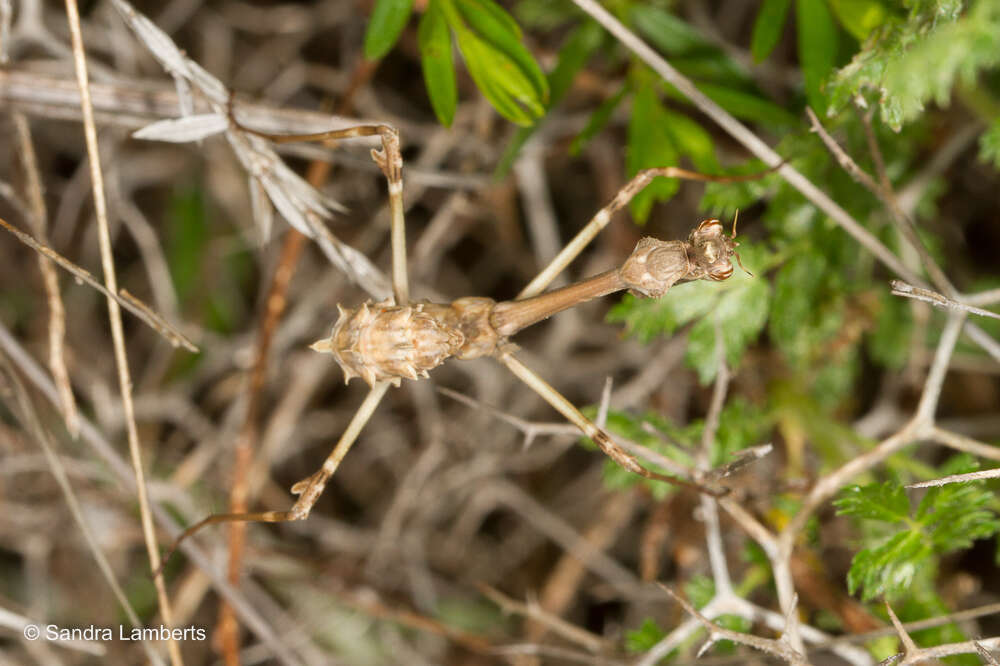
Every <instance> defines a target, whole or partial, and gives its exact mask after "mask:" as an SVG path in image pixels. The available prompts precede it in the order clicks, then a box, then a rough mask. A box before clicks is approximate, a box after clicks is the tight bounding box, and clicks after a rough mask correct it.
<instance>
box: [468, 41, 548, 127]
mask: <svg viewBox="0 0 1000 666" xmlns="http://www.w3.org/2000/svg"><path fill="white" fill-rule="evenodd" d="M455 34H456V36H457V37H458V48H459V50H460V51H461V52H462V56H463V57H464V58H465V65H466V67H467V68H468V69H469V74H470V75H471V76H472V80H473V81H475V82H476V86H477V87H478V88H479V90H480V92H482V93H483V96H484V97H486V99H487V100H489V102H490V104H492V105H493V108H495V109H496V110H497V112H498V113H499V114H500V115H502V116H503V117H504V118H506V119H507V120H510V121H511V122H514V123H516V124H518V125H524V126H528V125H531V124H533V123H534V122H535V119H537V118H540V117H541V116H542V115H543V114H544V113H545V107H544V106H543V104H542V101H541V100H540V99H538V98H537V97H536V96H535V95H534V87H533V85H532V83H531V81H530V80H529V79H528V78H527V77H526V76H525V75H524V73H523V72H521V71H520V70H519V69H518V68H517V64H516V63H515V62H514V61H513V60H511V59H510V58H509V57H508V56H507V55H506V54H504V53H502V52H501V51H497V50H496V49H494V48H493V47H492V46H491V45H490V44H488V43H487V42H484V41H483V40H481V39H479V37H477V36H476V35H475V34H473V33H472V32H469V31H468V30H459V31H457V32H456V33H455Z"/></svg>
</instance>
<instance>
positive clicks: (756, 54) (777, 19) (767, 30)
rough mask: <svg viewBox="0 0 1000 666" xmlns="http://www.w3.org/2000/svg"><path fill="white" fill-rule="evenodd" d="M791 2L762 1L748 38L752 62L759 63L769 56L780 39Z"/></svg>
mask: <svg viewBox="0 0 1000 666" xmlns="http://www.w3.org/2000/svg"><path fill="white" fill-rule="evenodd" d="M791 4H792V0H764V4H763V5H762V6H761V8H760V11H759V12H757V19H756V20H755V21H754V24H753V36H751V38H750V53H751V54H752V55H753V59H754V62H761V61H763V60H764V59H765V58H767V56H769V55H770V54H771V51H773V50H774V47H775V46H777V45H778V41H779V40H780V39H781V33H782V31H783V30H784V28H785V21H786V20H787V19H788V8H789V7H790V6H791Z"/></svg>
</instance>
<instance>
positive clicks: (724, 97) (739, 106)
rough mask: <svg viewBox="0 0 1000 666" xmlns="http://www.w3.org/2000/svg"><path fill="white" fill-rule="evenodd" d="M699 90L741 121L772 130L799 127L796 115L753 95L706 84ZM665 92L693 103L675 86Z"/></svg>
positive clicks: (682, 100)
mask: <svg viewBox="0 0 1000 666" xmlns="http://www.w3.org/2000/svg"><path fill="white" fill-rule="evenodd" d="M698 89H699V90H701V91H702V92H703V93H705V94H706V95H707V96H708V97H709V98H710V99H711V100H712V101H713V102H715V103H716V104H718V105H719V106H721V107H722V108H724V109H725V110H726V111H728V112H729V113H731V114H733V115H734V116H736V117H737V118H739V119H740V120H747V121H750V122H755V123H761V124H762V125H766V126H768V127H769V128H772V129H776V128H780V127H793V126H796V125H798V122H799V120H798V118H796V117H795V115H794V114H791V113H789V112H788V111H786V110H785V109H783V108H782V107H780V106H778V105H777V104H774V103H773V102H769V101H767V100H766V99H763V98H762V97H760V96H758V95H755V94H753V93H748V92H743V91H742V90H736V89H735V88H731V87H728V86H722V85H716V84H714V83H704V82H701V83H699V84H698ZM663 91H664V94H666V95H667V96H669V97H670V98H671V99H676V100H677V101H679V102H682V103H684V104H688V105H690V103H691V102H690V100H688V98H687V97H686V96H684V95H683V94H682V93H681V92H680V91H678V90H677V89H676V88H674V87H673V86H669V85H665V86H664V87H663Z"/></svg>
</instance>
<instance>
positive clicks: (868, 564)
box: [847, 530, 932, 601]
mask: <svg viewBox="0 0 1000 666" xmlns="http://www.w3.org/2000/svg"><path fill="white" fill-rule="evenodd" d="M931 555H932V553H931V549H930V546H928V545H927V544H926V543H925V542H924V539H923V536H922V535H921V534H920V532H915V531H909V530H907V531H903V532H899V533H898V534H896V535H894V536H893V537H892V538H890V539H889V540H888V541H886V542H885V543H884V544H882V545H881V546H878V547H876V548H866V549H864V550H862V551H861V552H859V553H858V554H857V555H855V556H854V559H853V560H852V561H851V568H850V570H849V571H848V573H847V588H848V590H849V591H850V593H851V594H854V593H855V592H857V591H858V590H861V598H862V600H863V601H871V600H872V599H876V598H878V597H885V598H886V600H889V601H891V600H893V599H896V598H898V597H900V596H901V595H903V594H904V593H905V592H907V591H908V589H909V587H910V585H911V584H912V583H913V581H914V579H915V578H916V577H917V574H918V573H919V572H920V570H921V569H922V568H924V567H926V566H927V565H928V563H929V562H930V561H931V559H932V558H931Z"/></svg>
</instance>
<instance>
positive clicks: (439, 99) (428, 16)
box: [418, 0, 458, 127]
mask: <svg viewBox="0 0 1000 666" xmlns="http://www.w3.org/2000/svg"><path fill="white" fill-rule="evenodd" d="M418 37H419V42H420V64H421V66H422V68H423V71H424V84H425V85H426V87H427V94H428V96H429V97H430V100H431V107H433V109H434V115H436V116H437V119H438V122H440V123H441V124H442V125H444V126H445V127H450V126H451V123H452V121H453V120H454V119H455V108H456V106H457V104H458V86H457V84H456V82H455V61H454V59H453V58H452V53H451V31H450V30H448V23H447V21H446V20H445V16H444V12H443V11H442V10H441V4H440V0H431V3H430V5H428V7H427V11H426V12H424V15H423V17H421V19H420V27H419V30H418Z"/></svg>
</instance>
